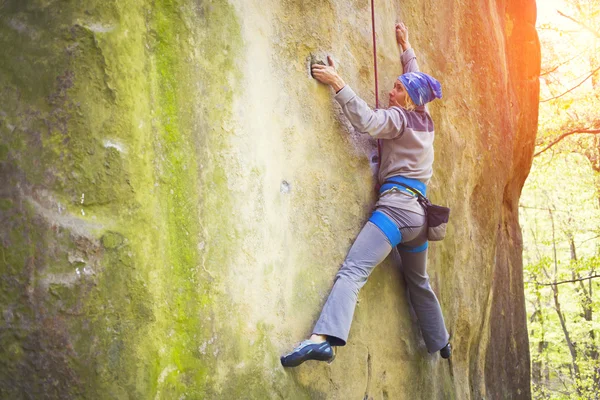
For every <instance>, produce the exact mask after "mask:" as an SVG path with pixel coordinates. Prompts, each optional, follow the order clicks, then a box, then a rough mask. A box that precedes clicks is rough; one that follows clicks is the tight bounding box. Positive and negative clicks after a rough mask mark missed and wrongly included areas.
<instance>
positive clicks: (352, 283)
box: [313, 206, 449, 353]
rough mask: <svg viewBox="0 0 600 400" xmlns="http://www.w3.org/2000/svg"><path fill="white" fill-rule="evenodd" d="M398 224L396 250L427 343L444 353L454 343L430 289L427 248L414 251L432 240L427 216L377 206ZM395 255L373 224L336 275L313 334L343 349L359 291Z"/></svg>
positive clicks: (363, 233) (359, 238)
mask: <svg viewBox="0 0 600 400" xmlns="http://www.w3.org/2000/svg"><path fill="white" fill-rule="evenodd" d="M377 210H378V211H381V212H383V213H384V214H386V215H387V216H389V217H390V219H392V220H393V221H394V223H396V226H398V228H399V229H400V232H401V233H402V241H401V243H400V244H399V245H398V246H397V251H398V254H399V256H400V259H401V261H402V262H401V264H402V265H401V268H402V272H403V274H404V278H405V281H406V285H407V290H408V293H409V296H410V302H411V303H412V307H413V309H414V311H415V314H416V315H417V318H418V321H419V325H420V328H421V332H422V334H423V339H425V344H426V345H427V350H428V351H429V352H430V353H434V352H436V351H439V350H440V349H441V348H442V347H444V346H445V345H446V344H447V343H448V340H449V335H448V331H447V330H446V327H445V325H444V317H443V316H442V309H441V307H440V303H439V302H438V299H437V297H436V296H435V293H434V292H433V290H432V289H431V286H430V285H429V276H428V275H427V272H426V268H427V249H425V250H424V251H421V252H411V249H412V248H417V247H419V246H420V245H422V244H424V243H425V242H426V240H427V238H426V231H427V225H426V221H425V216H424V215H421V214H418V213H415V212H413V211H406V210H400V209H397V208H390V207H385V206H383V207H378V208H377ZM391 251H392V245H391V244H390V242H389V240H388V239H387V237H386V236H385V235H384V234H383V232H382V231H381V230H380V229H379V228H378V227H377V226H376V225H375V224H373V223H372V222H370V221H368V222H367V223H366V224H365V226H364V227H363V229H362V230H361V232H360V233H359V235H358V237H357V238H356V241H355V242H354V244H353V245H352V247H351V248H350V251H349V253H348V255H347V256H346V260H345V261H344V263H343V264H342V267H341V268H340V270H339V271H338V273H337V274H336V276H335V280H334V285H333V289H332V290H331V293H330V294H329V297H328V298H327V302H326V303H325V306H324V307H323V310H322V311H321V316H320V317H319V320H318V321H317V323H316V325H315V327H314V329H313V333H314V334H319V335H327V336H328V337H329V338H328V339H329V342H330V343H331V344H332V345H334V346H344V345H345V344H346V341H347V340H348V334H349V332H350V325H351V324H352V317H353V315H354V309H355V307H356V300H357V298H358V292H359V290H360V288H362V287H363V285H364V284H365V283H366V282H367V278H368V277H369V275H370V274H371V272H372V271H373V269H374V268H375V267H376V266H377V265H378V264H379V263H381V262H382V261H383V260H384V259H385V258H386V257H387V256H388V254H390V252H391Z"/></svg>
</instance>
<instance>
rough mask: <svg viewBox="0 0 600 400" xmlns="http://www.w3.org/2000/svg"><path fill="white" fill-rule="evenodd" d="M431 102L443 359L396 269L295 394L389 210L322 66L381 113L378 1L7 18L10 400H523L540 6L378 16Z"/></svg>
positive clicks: (0, 359) (14, 6)
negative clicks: (335, 299)
mask: <svg viewBox="0 0 600 400" xmlns="http://www.w3.org/2000/svg"><path fill="white" fill-rule="evenodd" d="M375 5H376V13H377V17H376V24H377V34H378V36H377V37H378V55H379V69H380V73H379V82H380V88H381V93H380V98H382V99H386V98H387V96H386V93H387V90H388V89H389V87H390V86H391V85H392V82H393V81H394V79H395V77H396V75H398V74H399V72H400V71H401V66H400V63H399V58H398V50H397V48H396V45H395V39H394V33H393V24H394V22H395V21H396V18H397V17H398V16H400V17H401V18H402V19H403V20H404V21H405V22H406V24H407V26H408V27H409V29H410V39H411V43H412V44H413V46H414V47H415V49H416V52H417V55H418V59H419V62H420V65H421V68H422V70H424V71H425V72H428V73H430V74H432V75H434V76H436V77H438V78H439V79H440V81H441V82H442V83H443V86H444V99H443V100H442V101H437V102H435V103H434V104H433V105H432V106H431V112H432V115H433V118H434V121H435V123H436V133H437V135H436V136H437V137H436V163H435V174H434V177H433V179H432V182H431V184H430V189H429V191H430V193H431V195H432V199H433V200H434V201H436V202H439V203H442V204H446V205H449V206H450V207H452V221H451V225H450V227H449V237H448V238H447V239H446V240H445V241H444V242H442V243H435V244H432V245H431V246H430V253H429V254H430V255H429V271H430V275H431V278H432V284H433V286H434V289H435V290H436V292H437V294H438V296H439V299H440V302H441V304H442V308H443V310H444V315H445V318H446V321H447V325H448V328H449V330H450V332H451V335H452V342H453V344H454V348H455V353H454V355H453V358H452V361H450V362H448V361H444V360H441V359H440V358H439V356H438V355H429V354H427V352H426V350H425V347H424V343H423V341H422V338H421V336H420V333H419V331H418V328H417V327H416V322H415V321H414V319H413V318H412V316H411V313H410V310H409V307H408V305H407V301H406V297H405V292H404V287H403V283H402V277H401V275H400V274H399V273H398V271H397V270H396V268H395V266H394V265H393V263H392V262H390V261H386V262H385V263H384V264H382V265H381V266H380V267H378V268H377V269H376V270H375V272H374V273H373V275H372V277H371V278H370V280H369V282H368V283H367V285H366V286H365V288H364V289H363V290H362V291H361V293H360V298H359V304H358V307H357V310H356V314H355V319H354V325H353V328H352V331H351V336H350V340H349V343H348V345H347V346H346V347H344V348H340V349H339V351H338V355H337V360H336V361H335V362H334V363H333V364H331V365H327V364H325V365H323V364H318V363H307V364H305V365H303V366H301V367H299V368H297V369H294V370H284V369H283V368H282V367H281V365H280V364H279V355H280V354H281V353H283V352H285V351H288V350H289V349H290V348H291V346H292V345H293V344H294V343H296V342H298V341H300V340H301V339H303V338H304V337H305V336H307V335H308V334H309V333H310V330H311V328H312V326H313V323H314V322H315V320H316V318H317V317H318V314H319V312H320V308H321V306H322V304H323V303H324V301H325V299H326V296H327V294H328V292H329V290H330V288H331V286H332V283H333V277H334V275H335V272H336V271H337V269H338V268H339V266H340V264H341V262H342V260H343V258H344V256H345V255H346V252H347V250H348V249H349V246H350V245H351V243H352V241H353V239H354V238H355V236H356V235H357V233H358V232H359V230H360V228H361V227H362V224H363V223H364V222H365V221H366V219H367V218H368V216H369V214H370V211H371V208H372V205H373V202H374V200H375V197H374V192H373V189H372V188H373V185H374V181H373V174H372V172H373V169H374V165H373V163H372V160H373V158H372V157H373V156H374V154H375V147H374V143H373V142H372V141H370V140H369V139H368V138H367V137H365V135H361V134H359V133H357V132H354V130H353V129H352V128H351V127H350V126H349V125H348V123H347V122H346V121H345V120H344V119H343V118H342V117H341V113H340V110H339V107H337V106H336V105H335V104H334V102H333V101H332V96H331V92H330V90H329V89H328V88H326V87H324V86H322V85H320V84H318V83H317V82H316V81H315V80H313V79H311V78H310V75H309V69H308V64H309V60H310V59H311V57H316V58H321V59H322V58H323V57H324V55H325V54H327V53H329V54H332V55H333V57H334V59H335V60H336V62H337V63H338V66H339V71H340V73H341V75H342V76H343V77H344V78H345V80H346V82H347V83H348V84H350V85H351V86H352V87H353V88H354V89H355V90H356V91H357V93H359V95H361V96H362V97H363V98H364V99H365V100H366V101H367V102H369V103H370V104H374V97H375V96H374V89H373V88H374V81H373V67H372V65H373V64H372V47H371V46H372V44H371V23H370V18H371V16H370V3H369V1H360V2H358V1H351V2H348V1H342V0H326V1H317V0H307V1H295V0H294V1H292V0H280V1H274V0H263V1H258V0H244V1H241V0H239V1H238V0H232V1H230V2H227V1H225V0H127V1H117V0H85V1H75V0H68V1H67V0H65V1H57V0H28V1H21V0H4V1H1V2H0V48H1V49H2V52H3V55H2V57H0V95H1V99H2V102H1V103H0V182H2V184H1V186H0V221H2V223H1V227H0V252H1V257H0V305H1V308H2V315H0V397H2V398H14V399H16V398H61V399H68V398H157V399H171V398H191V399H196V398H207V399H217V398H219V399H238V398H239V399H241V398H244V399H278V398H285V399H308V398H313V399H325V398H327V399H355V398H356V399H359V398H360V399H363V398H364V399H371V398H373V399H416V398H421V399H460V400H462V399H483V398H485V399H502V398H515V399H516V398H529V397H530V391H529V352H528V347H527V346H528V345H527V331H526V320H525V308H524V300H523V291H522V286H523V285H522V276H521V236H520V231H519V226H518V220H517V218H518V216H517V202H518V198H519V195H520V191H521V188H522V186H523V182H524V180H525V178H526V175H527V173H528V171H529V166H530V163H531V156H532V152H533V140H534V136H535V131H536V124H537V99H538V81H537V77H538V74H539V62H540V60H539V46H538V43H537V35H536V32H535V29H534V22H535V4H534V0H522V1H518V0H505V1H496V2H489V1H483V0H460V1H458V2H443V3H442V2H436V1H433V0H410V1H402V2H397V1H390V0H376V1H375Z"/></svg>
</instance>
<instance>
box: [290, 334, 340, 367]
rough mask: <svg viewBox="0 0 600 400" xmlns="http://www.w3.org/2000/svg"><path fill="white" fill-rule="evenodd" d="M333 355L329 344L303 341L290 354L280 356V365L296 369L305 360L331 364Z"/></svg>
mask: <svg viewBox="0 0 600 400" xmlns="http://www.w3.org/2000/svg"><path fill="white" fill-rule="evenodd" d="M334 358H335V353H334V352H333V348H332V347H331V345H330V344H329V342H327V341H325V342H322V343H315V342H312V341H310V340H305V341H303V342H302V343H300V344H299V345H298V347H296V348H295V349H294V350H293V351H292V352H291V353H288V354H286V355H284V356H281V365H283V366H284V367H297V366H298V365H300V364H302V363H303V362H304V361H307V360H317V361H327V362H328V363H331V362H332V361H333V359H334Z"/></svg>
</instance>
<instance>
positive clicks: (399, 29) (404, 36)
mask: <svg viewBox="0 0 600 400" xmlns="http://www.w3.org/2000/svg"><path fill="white" fill-rule="evenodd" d="M396 42H398V45H399V46H402V50H403V51H406V50H407V49H410V43H409V42H408V28H407V27H406V25H404V22H398V23H396Z"/></svg>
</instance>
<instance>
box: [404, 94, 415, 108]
mask: <svg viewBox="0 0 600 400" xmlns="http://www.w3.org/2000/svg"><path fill="white" fill-rule="evenodd" d="M416 108H417V105H416V104H415V102H414V101H413V99H411V97H410V96H409V95H408V93H407V94H406V100H404V109H405V110H406V111H415V109H416Z"/></svg>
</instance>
